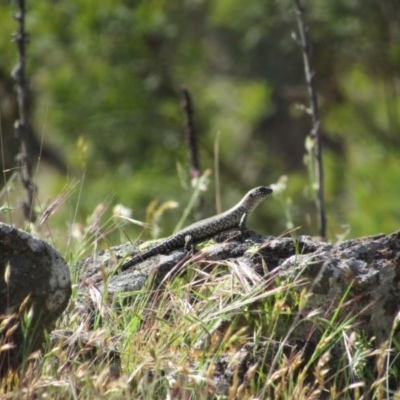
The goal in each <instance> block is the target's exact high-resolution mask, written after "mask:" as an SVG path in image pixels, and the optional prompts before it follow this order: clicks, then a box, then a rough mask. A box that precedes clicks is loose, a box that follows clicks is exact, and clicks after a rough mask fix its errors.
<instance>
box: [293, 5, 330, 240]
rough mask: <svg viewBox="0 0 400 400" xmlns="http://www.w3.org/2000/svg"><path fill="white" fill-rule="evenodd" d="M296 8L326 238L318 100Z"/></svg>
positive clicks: (321, 230)
mask: <svg viewBox="0 0 400 400" xmlns="http://www.w3.org/2000/svg"><path fill="white" fill-rule="evenodd" d="M294 4H295V8H296V17H297V24H298V29H299V34H300V45H301V48H302V50H303V62H304V72H305V77H306V82H307V88H308V94H309V97H310V105H311V117H312V124H313V127H312V130H311V132H310V138H311V140H312V141H313V144H314V146H313V152H312V154H313V161H312V163H313V165H314V168H315V190H316V192H317V201H316V204H317V210H318V225H319V235H320V236H321V237H322V238H326V213H325V199H324V170H323V165H322V147H321V135H320V125H321V120H320V117H319V109H318V98H317V90H316V84H315V76H314V73H313V72H312V67H311V46H310V42H309V40H308V37H307V33H306V27H305V24H304V18H303V8H302V6H301V3H300V0H294Z"/></svg>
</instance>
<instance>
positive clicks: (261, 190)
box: [242, 186, 272, 213]
mask: <svg viewBox="0 0 400 400" xmlns="http://www.w3.org/2000/svg"><path fill="white" fill-rule="evenodd" d="M271 193H272V189H271V188H269V187H265V186H259V187H257V188H255V189H252V190H250V191H249V192H248V193H247V194H246V196H244V198H243V200H242V203H243V205H244V206H245V207H246V208H247V209H248V212H249V213H251V212H252V211H253V210H254V209H255V208H256V207H257V206H258V205H259V204H260V203H261V202H262V201H263V200H264V199H265V197H267V196H269V195H270V194H271Z"/></svg>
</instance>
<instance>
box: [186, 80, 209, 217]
mask: <svg viewBox="0 0 400 400" xmlns="http://www.w3.org/2000/svg"><path fill="white" fill-rule="evenodd" d="M181 95H182V109H183V111H184V113H185V125H184V126H185V131H186V141H187V145H188V148H189V161H190V165H191V169H192V170H191V175H192V179H197V178H199V177H200V175H201V171H200V161H199V151H198V146H197V132H196V128H195V126H194V121H193V105H192V98H191V96H190V93H189V91H188V89H187V88H186V87H185V86H181ZM203 204H204V201H203V198H202V197H201V196H199V201H198V212H199V214H200V215H199V217H201V218H202V217H203V216H202V208H203Z"/></svg>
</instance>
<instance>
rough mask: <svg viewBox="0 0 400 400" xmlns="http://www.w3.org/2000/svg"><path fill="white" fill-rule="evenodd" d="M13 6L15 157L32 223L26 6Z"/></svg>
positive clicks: (26, 212) (17, 1) (19, 3)
mask: <svg viewBox="0 0 400 400" xmlns="http://www.w3.org/2000/svg"><path fill="white" fill-rule="evenodd" d="M15 4H16V5H17V7H18V9H19V11H18V12H17V13H16V14H15V15H14V18H15V19H16V20H17V22H18V28H17V30H16V32H15V33H14V35H13V41H14V42H15V43H16V45H17V50H18V62H17V65H16V66H15V68H14V70H13V72H12V77H13V78H14V81H15V86H16V90H17V95H18V107H19V120H17V121H16V122H15V126H14V127H15V134H16V136H17V137H19V138H20V140H21V151H20V153H19V154H18V156H17V160H18V163H19V174H20V179H21V183H22V185H23V187H24V188H25V190H26V193H27V198H28V199H27V201H25V202H24V203H23V208H24V215H25V218H26V219H27V220H28V221H30V222H34V221H35V219H36V215H35V212H34V210H33V201H34V195H35V190H36V188H35V185H34V184H33V182H32V156H31V154H30V152H29V136H30V130H31V125H30V120H29V106H28V100H29V89H28V80H27V77H26V74H25V62H26V43H27V40H28V35H27V33H26V31H25V13H26V6H25V0H15Z"/></svg>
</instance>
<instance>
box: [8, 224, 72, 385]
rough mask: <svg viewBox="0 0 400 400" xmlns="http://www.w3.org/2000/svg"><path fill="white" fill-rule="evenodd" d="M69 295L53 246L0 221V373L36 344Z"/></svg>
mask: <svg viewBox="0 0 400 400" xmlns="http://www.w3.org/2000/svg"><path fill="white" fill-rule="evenodd" d="M70 295H71V280H70V275H69V269H68V265H67V264H66V262H65V261H64V259H63V258H62V257H61V255H60V254H59V253H58V251H57V250H55V249H54V248H53V247H52V246H50V245H49V244H48V243H46V242H44V241H42V240H40V239H37V238H34V237H33V236H31V235H30V234H28V233H27V232H24V231H21V230H18V229H16V228H14V227H12V226H10V225H7V224H3V223H0V316H1V320H2V322H3V324H2V329H1V331H0V344H1V345H2V346H5V347H3V348H5V349H6V351H2V352H1V353H0V377H1V375H2V374H4V373H5V372H6V371H7V370H8V369H9V368H17V367H18V366H19V365H20V363H21V362H22V360H24V358H25V357H27V356H28V355H29V354H30V353H31V352H32V351H35V350H37V349H39V348H40V347H41V345H42V343H43V339H44V332H45V331H50V330H51V329H52V327H53V326H54V324H55V321H56V320H57V318H58V317H59V316H60V314H61V313H62V311H63V310H64V309H65V307H66V306H67V304H68V301H69V298H70ZM14 329H15V330H14ZM0 347H1V346H0Z"/></svg>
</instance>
